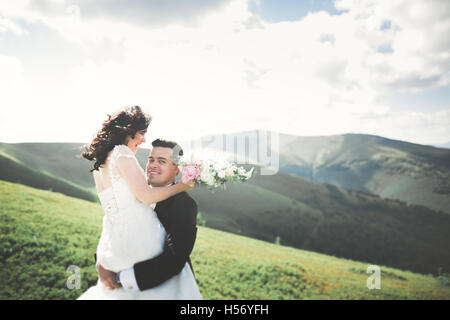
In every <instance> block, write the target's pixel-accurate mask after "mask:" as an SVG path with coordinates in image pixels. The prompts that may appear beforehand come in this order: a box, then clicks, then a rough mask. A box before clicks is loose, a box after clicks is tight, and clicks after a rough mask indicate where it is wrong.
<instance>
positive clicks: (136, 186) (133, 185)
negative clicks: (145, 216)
mask: <svg viewBox="0 0 450 320" xmlns="http://www.w3.org/2000/svg"><path fill="white" fill-rule="evenodd" d="M117 168H118V169H119V172H120V175H121V176H122V177H123V178H124V179H125V181H126V182H127V183H128V185H129V186H130V189H131V191H132V192H133V193H134V195H135V196H136V198H137V199H138V200H139V201H141V202H142V203H144V204H151V203H155V202H159V201H163V200H165V199H167V198H170V197H171V196H173V195H175V194H177V193H179V192H183V191H188V190H191V189H192V188H193V186H194V183H193V182H191V183H189V184H184V183H181V182H180V183H177V184H176V185H173V186H170V187H153V188H151V187H150V186H149V185H148V184H147V181H146V180H145V176H144V175H143V174H142V171H141V169H140V168H139V165H138V164H137V163H136V160H135V159H133V158H129V157H120V158H118V159H117Z"/></svg>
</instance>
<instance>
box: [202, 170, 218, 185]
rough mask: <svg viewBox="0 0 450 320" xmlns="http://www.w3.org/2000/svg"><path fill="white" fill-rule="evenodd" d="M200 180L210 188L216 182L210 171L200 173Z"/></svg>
mask: <svg viewBox="0 0 450 320" xmlns="http://www.w3.org/2000/svg"><path fill="white" fill-rule="evenodd" d="M200 179H201V180H202V181H203V182H204V183H206V184H207V185H210V186H212V185H213V184H214V182H215V180H214V177H213V176H212V175H211V173H210V172H209V170H208V169H205V170H202V172H201V173H200Z"/></svg>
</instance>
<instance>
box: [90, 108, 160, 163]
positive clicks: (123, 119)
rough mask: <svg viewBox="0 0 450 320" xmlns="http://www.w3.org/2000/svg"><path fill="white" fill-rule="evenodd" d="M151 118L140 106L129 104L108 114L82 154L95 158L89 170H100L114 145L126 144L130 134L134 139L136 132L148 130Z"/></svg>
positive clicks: (91, 159) (91, 158)
mask: <svg viewBox="0 0 450 320" xmlns="http://www.w3.org/2000/svg"><path fill="white" fill-rule="evenodd" d="M151 120H152V118H151V116H150V115H148V114H145V113H144V112H143V111H142V110H141V108H140V107H139V106H128V107H125V108H123V109H121V110H119V111H117V112H116V113H114V114H113V115H112V116H110V115H108V119H107V120H105V121H104V122H103V124H102V128H101V129H100V131H98V132H97V135H96V137H95V138H94V140H92V142H91V144H90V145H89V147H87V146H85V149H86V152H83V153H82V154H81V156H82V157H83V158H86V159H88V160H90V161H93V160H95V163H94V167H93V168H92V169H91V170H90V171H89V172H92V171H94V170H98V169H99V168H100V166H101V165H102V164H104V163H105V161H106V157H107V155H108V153H109V152H110V151H111V150H112V149H113V148H114V146H116V145H120V144H125V142H126V141H125V139H126V137H127V136H128V135H130V136H131V138H132V139H134V137H135V135H136V132H138V131H147V127H148V125H149V124H150V121H151Z"/></svg>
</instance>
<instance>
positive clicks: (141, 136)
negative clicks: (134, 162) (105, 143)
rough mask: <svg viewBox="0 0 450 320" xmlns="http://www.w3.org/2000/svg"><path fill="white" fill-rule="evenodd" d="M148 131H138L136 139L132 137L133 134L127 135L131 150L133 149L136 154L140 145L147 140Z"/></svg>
mask: <svg viewBox="0 0 450 320" xmlns="http://www.w3.org/2000/svg"><path fill="white" fill-rule="evenodd" d="M146 133H147V131H138V132H136V134H135V135H134V139H132V138H131V136H128V137H127V139H128V140H127V141H128V142H127V146H128V148H130V149H131V151H133V153H134V154H136V152H137V150H138V147H139V145H140V144H142V143H144V142H145V134H146Z"/></svg>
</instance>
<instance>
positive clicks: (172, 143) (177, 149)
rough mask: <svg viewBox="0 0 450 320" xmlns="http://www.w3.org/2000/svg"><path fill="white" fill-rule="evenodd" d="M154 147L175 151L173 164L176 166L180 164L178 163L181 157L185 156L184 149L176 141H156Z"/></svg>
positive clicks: (153, 143)
mask: <svg viewBox="0 0 450 320" xmlns="http://www.w3.org/2000/svg"><path fill="white" fill-rule="evenodd" d="M152 146H153V147H163V148H170V149H172V150H173V152H172V162H173V164H175V165H177V164H178V161H179V160H180V157H181V156H182V155H183V149H182V148H181V146H180V145H179V144H178V143H176V142H175V141H168V140H162V139H156V140H154V141H153V142H152Z"/></svg>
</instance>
